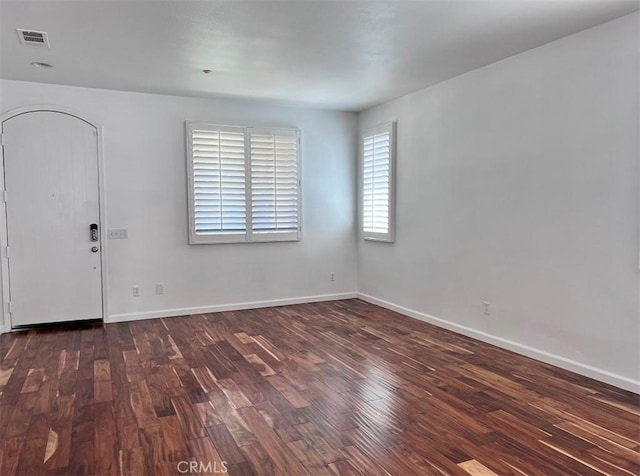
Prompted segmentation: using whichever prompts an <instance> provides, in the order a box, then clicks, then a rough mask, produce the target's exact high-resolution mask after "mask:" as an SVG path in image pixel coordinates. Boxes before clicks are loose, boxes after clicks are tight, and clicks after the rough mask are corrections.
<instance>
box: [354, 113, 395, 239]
mask: <svg viewBox="0 0 640 476" xmlns="http://www.w3.org/2000/svg"><path fill="white" fill-rule="evenodd" d="M394 131H395V129H394V124H386V125H384V126H380V127H377V128H374V129H370V130H368V131H365V133H364V134H363V137H362V157H363V159H362V231H363V236H364V238H365V239H370V240H379V241H393V240H394V230H393V221H394V220H393V211H394V210H393V202H394V200H393V173H394V158H395V157H394V148H393V145H394Z"/></svg>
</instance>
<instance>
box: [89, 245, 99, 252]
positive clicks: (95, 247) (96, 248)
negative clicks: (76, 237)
mask: <svg viewBox="0 0 640 476" xmlns="http://www.w3.org/2000/svg"><path fill="white" fill-rule="evenodd" d="M99 249H100V248H98V247H97V246H92V247H91V251H92V252H93V253H97V252H98V250H99Z"/></svg>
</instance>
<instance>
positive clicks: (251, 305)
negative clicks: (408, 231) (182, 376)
mask: <svg viewBox="0 0 640 476" xmlns="http://www.w3.org/2000/svg"><path fill="white" fill-rule="evenodd" d="M357 297H358V293H357V292H355V291H353V292H348V293H337V294H318V295H315V296H303V297H294V298H283V299H270V300H267V301H248V302H239V303H232V304H213V305H211V306H201V307H183V308H178V309H162V310H159V311H146V312H132V313H126V314H114V315H112V316H109V319H108V321H107V322H126V321H139V320H143V319H157V318H161V317H173V316H188V315H193V314H204V313H209V312H223V311H240V310H243V309H258V308H263V307H274V306H288V305H291V304H305V303H311V302H322V301H338V300H340V299H355V298H357Z"/></svg>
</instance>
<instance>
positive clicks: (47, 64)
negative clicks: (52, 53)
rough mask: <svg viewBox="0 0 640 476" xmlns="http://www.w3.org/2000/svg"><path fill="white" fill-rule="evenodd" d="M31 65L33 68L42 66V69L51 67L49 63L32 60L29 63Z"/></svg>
mask: <svg viewBox="0 0 640 476" xmlns="http://www.w3.org/2000/svg"><path fill="white" fill-rule="evenodd" d="M31 66H33V67H34V68H42V69H49V68H51V65H50V64H49V63H40V62H38V61H34V62H33V63H31Z"/></svg>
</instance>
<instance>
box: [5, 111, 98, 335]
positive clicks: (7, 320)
mask: <svg viewBox="0 0 640 476" xmlns="http://www.w3.org/2000/svg"><path fill="white" fill-rule="evenodd" d="M32 112H53V113H57V114H66V115H68V116H72V117H75V118H76V119H79V120H81V121H83V122H86V123H87V124H89V125H90V126H92V127H93V128H94V130H95V133H96V137H97V141H96V144H97V151H96V154H97V157H98V207H99V210H100V262H101V263H100V264H101V268H102V272H101V279H102V320H103V321H104V322H107V321H108V316H109V314H108V299H107V298H108V279H107V276H108V273H107V263H108V260H107V251H108V250H107V238H108V233H107V218H106V217H107V210H106V200H105V180H104V164H103V160H102V159H103V145H102V127H101V126H100V125H98V124H97V123H96V122H94V121H92V120H90V119H88V118H86V117H85V116H84V115H83V114H79V113H78V112H76V111H73V110H71V109H68V108H66V107H62V106H50V105H36V106H25V107H19V108H16V109H11V110H10V111H7V112H4V113H2V114H0V134H2V133H3V131H4V123H5V122H7V121H9V120H11V119H12V118H14V117H17V116H21V115H23V114H29V113H32ZM3 140H4V139H3ZM5 191H6V185H5V177H4V147H0V251H1V253H0V262H1V263H2V265H1V274H0V282H1V286H0V294H1V298H2V299H1V303H2V305H1V306H0V334H1V333H2V332H9V331H11V330H12V325H11V314H10V309H9V279H10V276H9V262H8V256H7V242H8V237H7V209H6V204H7V198H8V199H9V200H10V199H11V197H6V192H5Z"/></svg>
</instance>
